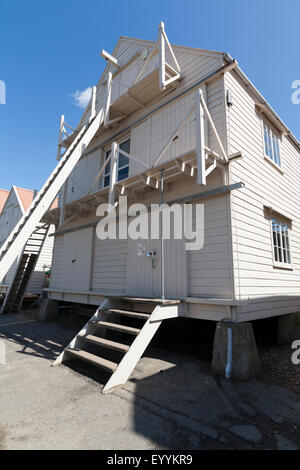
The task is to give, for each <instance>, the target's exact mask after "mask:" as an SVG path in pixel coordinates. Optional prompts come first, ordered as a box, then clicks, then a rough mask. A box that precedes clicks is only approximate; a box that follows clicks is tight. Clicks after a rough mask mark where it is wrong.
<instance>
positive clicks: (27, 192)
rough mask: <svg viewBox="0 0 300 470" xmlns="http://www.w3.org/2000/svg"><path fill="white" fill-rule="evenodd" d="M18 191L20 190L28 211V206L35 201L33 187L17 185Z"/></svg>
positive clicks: (20, 196) (24, 206)
mask: <svg viewBox="0 0 300 470" xmlns="http://www.w3.org/2000/svg"><path fill="white" fill-rule="evenodd" d="M16 191H17V192H18V195H19V198H20V200H21V202H22V205H23V208H24V210H25V211H27V209H28V207H29V206H30V204H31V203H32V201H33V195H34V191H32V190H31V189H24V188H18V187H17V186H16Z"/></svg>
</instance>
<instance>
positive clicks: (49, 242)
mask: <svg viewBox="0 0 300 470" xmlns="http://www.w3.org/2000/svg"><path fill="white" fill-rule="evenodd" d="M34 194H35V192H34V191H32V190H29V189H24V188H19V187H17V186H12V188H11V190H10V191H5V190H1V195H2V198H1V199H2V200H3V206H2V210H1V212H0V246H2V245H3V244H4V242H5V240H6V239H7V237H8V236H9V234H10V233H11V232H12V230H13V229H14V227H15V226H16V224H17V223H18V222H19V220H20V218H21V217H22V215H23V214H24V213H25V212H26V210H27V209H28V208H29V206H30V204H31V203H32V201H33V199H34ZM4 199H5V200H4ZM56 206H57V203H56V204H53V206H52V208H54V207H56ZM53 232H54V225H52V227H51V228H50V230H49V234H50V233H53ZM32 243H33V242H32ZM34 244H36V247H35V246H31V250H30V252H31V253H35V252H36V250H37V248H38V246H39V240H38V236H36V242H35V243H34ZM52 250H53V238H51V237H47V238H46V239H45V241H44V243H43V246H42V249H41V251H40V253H39V256H38V259H37V261H36V263H35V266H34V270H33V271H32V273H31V275H30V279H29V282H28V283H27V286H26V290H25V292H24V293H25V294H40V293H41V292H42V289H43V288H44V287H45V271H47V270H49V269H50V268H51V263H52ZM23 252H24V250H23V251H22V252H21V253H20V255H19V256H18V257H17V258H16V259H15V261H14V263H13V265H12V266H11V268H10V269H9V271H8V272H7V274H6V275H5V277H4V278H2V279H1V280H0V293H2V294H7V293H8V291H9V289H10V287H11V285H12V283H13V281H14V278H15V276H16V273H17V268H18V265H19V263H20V260H21V258H22V256H23Z"/></svg>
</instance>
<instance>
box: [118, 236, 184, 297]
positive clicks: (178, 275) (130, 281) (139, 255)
mask: <svg viewBox="0 0 300 470" xmlns="http://www.w3.org/2000/svg"><path fill="white" fill-rule="evenodd" d="M164 259H165V262H164V266H165V297H166V298H175V299H177V298H178V299H180V298H185V297H186V296H187V265H186V252H185V241H184V240H173V239H171V240H164ZM161 292H162V285H161V243H160V240H128V260H127V295H133V296H137V297H150V298H151V297H152V298H159V297H160V296H161Z"/></svg>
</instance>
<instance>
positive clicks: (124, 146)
mask: <svg viewBox="0 0 300 470" xmlns="http://www.w3.org/2000/svg"><path fill="white" fill-rule="evenodd" d="M119 147H120V149H121V150H124V152H126V153H130V139H127V140H125V141H124V142H122V143H121V144H120V145H119ZM110 152H111V150H108V151H107V152H105V160H106V159H107V158H108V157H109V155H110ZM110 173H111V162H109V163H108V165H107V166H106V167H105V170H104V183H103V186H109V184H110ZM128 176H129V158H128V157H125V155H122V154H121V153H118V176H117V180H118V181H121V180H124V179H125V178H128Z"/></svg>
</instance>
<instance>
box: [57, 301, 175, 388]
mask: <svg viewBox="0 0 300 470" xmlns="http://www.w3.org/2000/svg"><path fill="white" fill-rule="evenodd" d="M182 314H183V305H182V304H181V303H180V301H177V300H166V301H164V302H160V301H159V300H155V299H137V298H131V297H127V298H116V297H114V298H107V299H105V300H104V302H103V303H102V304H101V305H100V307H99V308H98V310H97V311H96V313H95V314H94V315H93V317H92V318H91V319H90V320H89V321H88V322H87V323H86V325H85V326H84V327H83V328H82V330H81V331H80V332H79V333H78V334H77V335H76V336H75V338H74V339H73V340H72V341H71V342H70V344H69V345H68V346H67V347H66V348H65V349H64V351H63V352H62V353H61V354H60V355H59V356H58V358H57V359H56V361H55V362H54V363H53V365H57V364H61V363H62V362H65V361H67V360H69V359H79V360H83V361H87V362H89V363H91V364H93V365H94V366H96V367H100V368H102V369H105V370H106V371H108V372H110V373H111V374H112V375H111V377H110V379H109V380H108V382H107V383H106V385H105V386H104V388H103V390H102V392H103V393H108V392H110V391H112V390H113V389H114V388H115V387H118V386H121V385H124V384H125V383H126V382H127V380H128V378H129V376H130V374H131V373H132V371H133V369H134V368H135V366H136V364H137V363H138V361H139V359H140V358H141V356H142V354H143V353H144V351H145V350H146V348H147V346H148V345H149V343H150V341H151V340H152V338H153V336H154V335H155V333H156V331H157V330H158V328H159V327H160V325H161V323H162V321H164V320H167V319H170V318H176V317H178V316H181V315H182ZM128 323H131V324H130V325H129V324H128ZM132 323H134V326H133V325H132ZM138 323H140V325H138ZM111 333H112V334H111ZM114 334H115V336H114ZM118 334H119V335H118ZM120 334H121V335H122V336H121V340H120V339H119V336H120ZM132 338H134V339H133V341H132ZM90 345H92V346H93V347H94V349H93V352H91V350H90V349H91V348H90Z"/></svg>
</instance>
